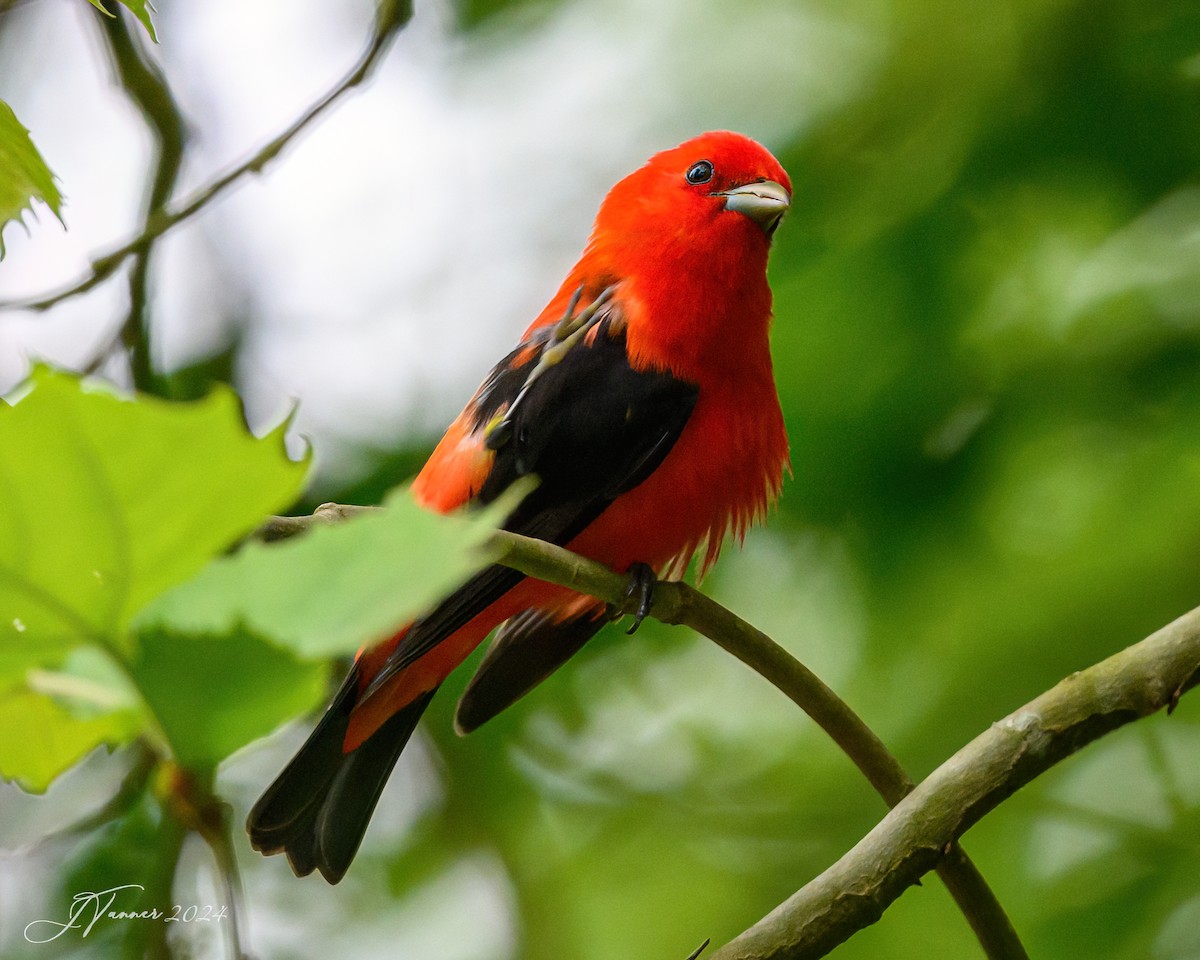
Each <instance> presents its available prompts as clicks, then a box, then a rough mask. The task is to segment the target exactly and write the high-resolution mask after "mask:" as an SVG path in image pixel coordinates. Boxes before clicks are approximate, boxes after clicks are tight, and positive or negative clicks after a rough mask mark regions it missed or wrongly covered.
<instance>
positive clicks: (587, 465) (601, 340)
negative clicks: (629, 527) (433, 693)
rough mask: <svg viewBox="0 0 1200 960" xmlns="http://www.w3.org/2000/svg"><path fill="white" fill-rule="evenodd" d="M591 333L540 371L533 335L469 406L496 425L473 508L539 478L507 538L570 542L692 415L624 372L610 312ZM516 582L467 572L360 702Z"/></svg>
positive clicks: (648, 467)
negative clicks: (488, 466) (492, 453)
mask: <svg viewBox="0 0 1200 960" xmlns="http://www.w3.org/2000/svg"><path fill="white" fill-rule="evenodd" d="M592 333H593V335H591V336H588V337H585V338H581V339H580V340H579V341H578V342H577V343H575V344H573V345H572V346H571V347H570V349H569V350H567V351H566V352H565V353H564V354H563V355H562V356H561V357H560V358H559V359H558V360H557V362H555V363H553V364H550V365H547V364H544V363H542V364H539V360H540V358H541V356H542V354H543V353H544V352H545V351H546V349H547V348H548V347H552V346H553V342H552V340H551V336H550V333H549V331H546V332H545V333H542V332H540V331H539V335H538V336H537V337H536V338H535V339H533V340H531V341H529V342H527V343H525V344H523V345H522V346H521V347H519V348H518V349H517V350H516V351H514V352H513V353H512V354H510V355H509V357H506V358H505V360H503V361H501V363H500V364H499V365H498V366H497V367H496V369H495V370H494V371H493V372H492V374H491V375H490V376H489V378H488V380H487V381H485V383H484V386H483V387H482V388H481V389H480V392H479V394H478V395H477V397H476V408H477V409H476V426H477V427H478V428H479V429H485V428H486V427H487V425H488V424H489V423H494V422H495V421H496V420H497V418H501V419H502V420H503V423H504V427H503V432H502V434H501V437H502V439H501V441H500V442H499V443H498V444H494V445H496V446H497V449H496V457H495V461H494V463H493V465H492V470H491V472H490V473H489V475H488V477H487V480H486V481H485V482H484V484H483V487H482V488H481V490H480V492H479V496H478V499H479V501H480V502H481V503H489V502H491V501H492V500H494V499H495V498H496V497H498V496H499V495H500V494H501V493H502V492H504V491H505V490H507V489H508V487H509V486H510V485H511V484H512V483H513V482H514V481H516V480H518V479H520V478H521V477H525V476H529V475H535V476H536V477H537V478H538V481H539V483H538V486H537V487H536V488H535V489H534V490H533V491H532V492H531V493H530V494H529V495H528V496H526V497H525V498H524V499H523V500H522V501H521V503H520V504H519V505H518V506H517V507H516V509H515V510H514V511H513V512H512V513H511V514H510V515H509V516H508V518H507V519H506V520H505V522H504V524H503V528H504V529H505V530H510V531H512V532H514V533H520V534H524V535H526V536H531V537H537V538H538V539H541V540H547V541H550V542H551V543H556V544H560V545H561V544H565V543H568V542H569V541H570V540H572V539H573V538H574V537H575V536H577V535H578V534H579V533H580V532H581V531H582V530H583V529H584V528H585V527H586V526H587V525H588V524H589V523H591V522H592V521H593V520H595V519H596V517H598V516H599V515H600V514H601V513H602V512H603V511H604V509H605V508H606V507H607V506H608V505H609V504H610V503H612V501H613V500H615V499H616V498H617V497H618V496H620V495H621V494H622V493H624V492H625V491H627V490H630V489H632V488H633V487H635V486H637V485H638V484H639V483H641V482H642V481H643V480H645V479H646V477H648V476H649V475H650V474H651V473H652V472H653V471H654V470H655V468H657V467H658V465H659V464H660V463H662V461H663V458H665V457H666V455H667V453H668V452H669V451H670V449H671V447H672V446H674V444H675V441H676V440H677V439H678V438H679V435H680V433H681V432H682V431H683V428H684V425H685V424H686V423H687V421H688V418H689V417H690V416H691V413H692V409H693V407H694V406H695V404H696V398H697V396H698V389H697V387H696V386H695V385H694V384H691V383H688V382H686V381H684V380H680V379H678V378H676V377H674V376H672V375H671V374H669V373H666V372H664V371H658V370H635V369H634V368H633V367H632V366H630V363H629V357H628V354H627V353H626V349H625V333H624V330H623V328H622V325H621V324H620V322H619V317H618V316H617V315H616V312H615V311H612V310H610V311H609V312H608V313H607V314H606V315H605V316H604V317H603V319H601V320H600V321H599V322H598V323H597V324H596V329H595V330H594V331H593V332H592ZM518 360H519V361H520V362H518ZM535 371H537V373H536V374H535V373H534V372H535ZM518 397H519V402H517V401H518ZM514 403H515V404H516V405H515V406H513V404H514ZM506 411H507V414H508V415H507V416H506ZM522 579H523V574H521V573H518V572H517V571H515V570H510V569H509V568H508V567H502V566H500V565H493V566H491V567H488V568H486V569H485V570H483V571H481V572H480V573H478V574H476V575H475V576H474V577H472V578H471V579H470V580H468V581H467V582H466V583H465V584H463V585H462V586H461V587H460V588H459V589H458V590H456V591H455V592H454V593H453V594H451V596H449V597H448V598H447V599H445V600H444V601H442V603H441V604H439V605H438V606H437V607H436V608H435V609H434V610H432V611H431V612H430V613H429V614H428V615H427V616H425V617H423V618H422V619H420V620H418V621H417V622H415V623H414V624H413V625H412V627H411V628H410V629H409V630H408V632H407V633H406V634H405V636H404V637H403V638H402V639H401V641H400V643H399V644H398V645H397V647H396V650H395V651H393V653H392V655H391V656H390V657H389V658H388V661H387V663H386V665H385V666H384V668H383V669H382V670H381V671H380V673H379V674H378V675H377V676H376V677H375V678H373V681H372V683H371V686H370V687H369V688H368V690H367V691H366V695H367V696H369V695H370V694H371V692H372V691H374V690H376V689H378V688H379V687H381V686H382V685H383V684H384V683H386V682H387V680H388V679H389V678H391V677H392V676H394V675H395V674H396V673H398V672H399V671H400V670H403V669H404V668H405V667H406V666H408V665H409V664H411V663H412V662H413V661H415V660H417V659H419V658H420V657H421V656H423V655H424V654H425V653H427V652H428V651H429V650H431V649H432V648H433V647H434V646H436V645H437V644H438V643H439V642H440V641H441V640H443V639H445V638H446V637H447V636H449V635H450V634H452V633H453V632H454V631H455V630H457V629H459V628H460V627H462V626H463V625H464V624H466V623H467V622H468V621H470V620H471V618H472V617H474V616H475V615H476V614H478V613H479V612H480V611H482V610H484V609H485V608H486V607H487V606H488V605H489V604H491V603H493V602H494V601H495V600H497V599H498V598H499V597H501V596H502V595H503V594H504V593H506V592H507V591H508V590H510V589H512V587H514V586H515V585H516V584H517V583H519V582H520V581H521V580H522Z"/></svg>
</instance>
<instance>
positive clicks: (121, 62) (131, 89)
mask: <svg viewBox="0 0 1200 960" xmlns="http://www.w3.org/2000/svg"><path fill="white" fill-rule="evenodd" d="M112 6H114V7H115V6H117V5H116V4H112ZM109 12H110V13H111V14H112V16H110V17H94V18H93V19H94V20H95V21H96V22H97V23H98V24H99V25H100V29H102V30H103V31H104V36H105V39H106V41H107V43H108V48H109V52H110V53H111V54H112V60H113V67H114V69H115V70H116V73H117V77H118V79H119V80H120V82H121V85H122V87H123V88H124V89H125V93H126V95H127V96H128V97H129V98H130V99H131V100H132V101H133V103H134V105H135V106H136V107H137V108H138V110H139V111H140V112H141V114H142V119H143V120H144V121H145V122H146V126H147V127H149V129H150V132H151V134H152V136H153V137H154V140H155V145H156V151H157V157H156V159H155V162H154V168H153V169H154V174H153V179H152V181H151V185H150V192H149V195H148V196H147V198H146V214H145V222H146V224H149V222H150V221H151V220H152V219H154V218H155V217H160V216H162V215H163V208H164V207H165V206H166V204H167V201H169V200H170V199H171V193H172V192H173V191H174V189H175V183H176V181H177V180H178V178H179V171H180V168H181V167H182V165H183V151H184V144H185V141H186V133H185V130H184V122H183V115H182V113H181V112H180V109H179V105H178V104H177V103H176V102H175V97H174V94H173V93H172V92H171V88H170V86H169V85H168V84H167V81H166V78H165V77H164V76H163V75H162V71H161V70H159V68H158V65H157V64H155V63H154V62H153V61H152V60H151V59H150V58H149V57H148V56H146V53H145V51H144V49H143V47H142V44H141V41H140V40H139V39H135V37H134V36H133V35H132V34H131V33H130V30H129V25H128V21H127V19H126V17H127V15H128V11H122V10H121V9H119V8H118V9H112V10H110V11H109ZM152 251H153V242H147V243H146V244H145V246H144V247H142V248H140V249H138V250H136V251H134V252H133V253H132V254H131V256H132V258H133V266H132V268H131V270H130V271H129V314H128V316H127V317H126V319H125V322H124V323H123V324H122V325H121V327H120V329H119V330H118V331H117V334H116V337H115V338H114V343H115V342H116V341H121V342H124V344H125V347H126V349H128V351H129V364H130V369H131V371H132V374H133V383H134V386H136V387H137V388H138V389H140V390H144V391H148V392H157V391H156V390H155V389H154V387H155V376H154V369H153V364H152V360H151V340H150V304H149V290H148V282H149V277H150V257H151V253H152ZM113 345H114V344H113V343H108V344H105V345H104V346H103V347H102V348H101V350H100V352H99V353H98V355H97V357H96V359H95V360H94V362H93V364H92V367H93V368H95V367H98V366H99V365H100V364H101V363H103V362H104V360H105V358H106V357H107V356H108V354H109V353H110V352H111V351H112V349H113Z"/></svg>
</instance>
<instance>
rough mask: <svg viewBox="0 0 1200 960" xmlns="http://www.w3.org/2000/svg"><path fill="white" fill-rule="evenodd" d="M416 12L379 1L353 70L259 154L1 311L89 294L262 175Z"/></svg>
mask: <svg viewBox="0 0 1200 960" xmlns="http://www.w3.org/2000/svg"><path fill="white" fill-rule="evenodd" d="M411 16H412V3H411V0H384V2H383V3H381V4H380V8H379V12H378V16H377V18H376V21H375V27H374V30H373V32H372V35H371V39H370V41H369V42H368V44H367V47H366V49H365V50H364V51H363V53H362V55H361V56H360V57H359V59H358V62H357V63H356V64H355V65H354V67H353V68H352V69H351V71H350V72H349V73H348V74H347V75H346V76H345V77H344V78H343V79H342V80H341V81H340V82H339V83H338V84H337V85H335V86H334V87H333V88H332V89H330V90H329V91H328V92H327V93H326V94H325V95H324V96H323V97H321V99H320V100H318V101H317V102H316V103H314V104H313V105H312V106H310V107H309V108H308V109H307V110H305V111H304V113H303V114H301V115H300V117H299V118H297V119H296V120H295V121H294V122H293V123H292V124H291V126H289V127H288V128H287V129H286V130H284V131H283V132H282V133H281V134H279V135H278V136H277V137H275V139H273V140H272V141H271V142H270V143H268V144H267V145H266V146H264V147H263V148H262V149H260V150H259V151H258V152H257V153H256V154H254V156H252V157H250V159H248V160H246V161H245V162H243V163H241V164H239V165H238V166H236V167H233V168H232V169H230V170H227V171H226V172H225V173H223V174H221V175H220V176H219V177H217V178H216V179H214V180H213V181H211V182H210V183H209V184H208V185H207V186H204V187H201V188H200V189H199V190H197V191H196V192H195V193H193V194H192V195H191V196H190V197H188V198H187V199H185V200H183V201H182V202H180V203H178V204H173V205H170V206H167V207H164V208H162V209H159V210H156V211H153V212H152V213H151V215H150V216H149V218H148V219H147V221H146V225H145V228H144V229H143V230H142V232H141V234H139V235H138V236H137V237H134V238H133V239H132V240H130V241H128V242H126V243H124V244H121V245H120V246H117V247H115V248H113V249H112V250H109V251H108V252H106V253H103V254H101V255H100V256H98V257H96V258H95V259H94V260H93V261H92V270H91V273H89V274H88V275H87V276H85V277H81V278H80V279H78V280H76V281H75V282H74V283H71V284H69V285H68V286H66V287H64V288H63V289H61V290H58V291H57V292H55V293H51V294H45V295H42V296H38V297H34V298H31V299H27V300H8V301H0V310H35V311H43V310H48V309H50V307H53V306H54V305H55V304H58V303H61V302H62V301H64V300H69V299H70V298H71V297H76V296H79V295H80V294H82V293H86V292H87V291H89V290H91V289H92V288H93V287H95V286H97V285H98V284H100V283H102V282H104V281H105V280H107V279H108V278H109V277H111V276H112V275H113V274H114V273H115V272H116V271H117V270H118V269H119V268H120V267H121V265H122V264H123V263H124V262H125V261H126V260H127V259H129V258H130V257H131V256H135V255H139V256H140V255H142V254H144V253H145V252H146V251H147V250H148V249H149V248H150V247H151V245H152V244H153V243H154V242H155V241H156V240H157V239H158V238H159V237H161V236H162V235H163V234H164V233H166V232H167V231H168V230H170V229H172V228H173V227H175V226H178V225H179V224H180V223H183V221H185V220H187V219H189V218H191V217H192V216H194V215H195V214H197V213H199V212H200V211H201V210H202V209H204V207H206V206H207V205H208V204H209V203H211V202H212V201H213V200H215V199H216V198H217V197H219V196H220V195H221V194H223V193H224V192H225V191H226V190H227V189H228V188H229V187H230V186H232V185H233V184H234V183H236V182H237V181H239V180H240V179H242V177H244V176H246V174H249V173H262V171H263V170H264V169H265V168H266V166H267V165H268V164H269V163H270V162H271V161H272V160H274V159H275V158H276V157H277V156H279V154H281V153H282V152H283V150H284V149H285V148H286V147H287V146H288V144H290V143H291V142H292V140H293V139H295V137H296V136H297V135H298V134H299V133H300V132H301V131H303V130H304V129H305V128H306V127H308V126H309V125H310V124H311V123H312V122H313V121H315V120H316V119H317V118H318V117H320V116H321V115H322V114H323V113H325V112H326V111H327V110H328V109H329V108H330V107H332V106H333V105H334V104H335V103H336V102H337V101H338V100H340V99H341V98H342V97H343V96H345V95H346V94H347V93H348V92H349V91H351V90H353V89H354V88H355V87H358V86H359V85H361V84H362V83H363V81H365V80H366V79H367V78H368V77H369V76H370V75H371V73H372V71H373V70H374V69H375V67H376V65H377V64H378V62H379V60H380V58H381V57H382V55H383V54H384V53H385V52H386V51H387V48H388V46H389V45H390V44H391V41H392V39H393V38H394V37H395V35H396V34H397V33H398V32H399V31H400V30H401V29H402V28H403V27H404V26H405V24H407V23H408V21H409V19H410V18H411Z"/></svg>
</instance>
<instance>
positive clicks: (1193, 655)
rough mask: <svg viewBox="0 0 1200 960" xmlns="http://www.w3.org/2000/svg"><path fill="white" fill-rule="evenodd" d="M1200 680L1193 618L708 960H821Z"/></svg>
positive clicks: (872, 838)
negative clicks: (990, 821) (1078, 755)
mask: <svg viewBox="0 0 1200 960" xmlns="http://www.w3.org/2000/svg"><path fill="white" fill-rule="evenodd" d="M1197 682H1200V608H1198V609H1196V610H1193V611H1191V612H1190V613H1187V614H1184V615H1183V616H1182V617H1180V618H1179V619H1178V620H1176V621H1175V622H1174V623H1171V624H1168V625H1167V626H1165V627H1163V628H1162V629H1161V630H1159V631H1158V632H1157V633H1155V634H1152V635H1151V636H1150V637H1148V638H1146V639H1145V640H1143V641H1142V642H1141V643H1138V644H1135V645H1134V646H1132V647H1129V648H1127V649H1125V650H1123V651H1121V652H1120V653H1118V654H1115V655H1114V656H1111V657H1109V658H1108V659H1107V660H1104V661H1102V662H1100V663H1098V664H1096V665H1095V666H1093V667H1090V668H1088V669H1087V670H1083V671H1081V672H1079V673H1074V674H1072V675H1071V676H1069V677H1067V678H1066V679H1065V680H1063V681H1062V682H1061V683H1059V684H1058V685H1057V686H1055V687H1054V688H1053V689H1051V690H1049V691H1047V692H1046V693H1044V694H1042V695H1041V696H1040V697H1038V698H1037V699H1036V700H1033V701H1032V702H1031V703H1029V704H1027V705H1025V706H1024V707H1021V708H1020V709H1019V710H1016V711H1014V712H1013V713H1011V714H1009V715H1008V716H1007V717H1005V718H1004V719H1003V720H1001V721H1000V722H999V723H994V724H992V726H991V728H990V729H988V730H987V731H986V732H985V733H983V734H980V735H979V736H978V737H976V738H975V739H974V740H973V741H971V742H970V743H969V744H967V745H966V746H965V747H963V749H962V750H960V751H959V752H958V753H956V754H955V755H954V756H953V757H951V758H950V759H949V760H947V761H946V762H945V763H943V764H942V765H941V766H940V767H938V768H937V769H936V770H935V771H934V772H933V773H931V774H930V775H929V777H927V778H926V779H925V780H924V782H922V783H921V784H920V786H918V787H917V788H916V789H915V790H913V792H912V793H911V794H909V795H908V796H907V797H905V798H904V800H902V801H901V802H900V803H899V804H898V805H897V806H896V808H895V809H894V810H892V812H891V813H889V814H888V815H887V816H886V817H884V818H883V820H882V821H880V823H879V824H878V825H877V826H876V827H875V829H874V830H872V831H871V832H870V833H868V834H867V835H866V836H865V837H863V839H862V840H861V841H859V843H858V844H857V845H856V846H855V847H854V848H853V849H852V850H851V851H850V852H849V853H847V854H846V855H845V856H843V857H842V858H841V859H840V860H839V861H838V862H837V863H835V864H834V865H833V866H832V867H830V868H829V869H828V870H826V871H825V872H824V873H823V874H821V875H820V876H819V877H817V878H816V879H815V880H813V881H812V882H811V883H809V884H808V885H807V886H805V887H804V888H803V889H801V890H800V891H799V892H798V893H796V894H794V895H793V896H792V897H791V898H789V899H788V900H786V901H785V902H784V903H782V904H781V905H780V906H779V907H777V908H776V909H775V910H773V911H772V912H771V913H770V914H768V915H767V916H766V917H765V918H763V919H762V920H760V921H759V922H758V923H757V924H755V925H754V926H753V927H751V928H750V929H749V930H747V931H746V932H745V933H743V934H741V935H740V936H738V937H737V938H736V939H734V940H733V941H731V942H730V943H728V944H726V945H725V946H724V947H722V948H721V949H719V950H717V951H716V952H715V953H714V954H713V955H712V958H711V960H803V958H810V957H823V956H825V955H826V954H827V953H828V952H829V951H830V950H831V949H833V948H834V947H835V946H836V945H837V944H839V943H841V942H842V941H844V940H845V939H846V938H848V937H849V936H850V935H851V934H853V933H854V932H855V931H857V930H859V929H861V928H862V927H865V926H867V925H868V924H870V923H873V922H875V921H876V920H877V919H879V916H880V914H882V913H883V911H884V910H885V909H886V908H887V907H888V906H889V905H890V904H891V903H892V901H894V900H895V899H896V898H897V897H898V896H900V894H901V893H902V892H903V891H904V889H905V888H906V887H908V886H911V885H912V884H914V883H916V882H917V880H918V879H920V877H921V875H922V874H924V873H925V872H926V871H928V870H930V869H932V868H933V867H935V866H936V865H937V864H938V863H939V862H940V861H941V859H942V853H943V851H944V850H945V848H946V845H947V844H949V843H951V842H952V841H954V840H955V838H957V837H959V836H961V835H962V834H963V832H964V831H966V830H967V829H968V828H969V827H970V826H972V825H973V824H974V823H976V822H978V821H979V820H980V818H982V817H983V816H984V815H985V814H987V813H988V812H989V811H991V810H992V809H994V808H995V807H996V806H997V805H998V804H999V803H1000V802H1001V801H1003V800H1005V799H1006V798H1007V797H1009V796H1011V795H1012V794H1013V793H1014V792H1016V791H1017V790H1018V789H1020V788H1021V787H1023V786H1025V784H1027V783H1029V782H1030V781H1031V780H1033V779H1034V778H1035V777H1037V776H1038V775H1040V774H1042V773H1044V772H1045V771H1046V770H1048V769H1050V767H1052V766H1054V765H1055V764H1056V763H1058V762H1059V761H1060V760H1063V759H1064V758H1066V757H1068V756H1070V755H1071V754H1072V753H1074V752H1075V751H1077V750H1079V749H1080V748H1081V747H1084V746H1086V745H1087V744H1089V743H1091V742H1092V741H1093V740H1097V739H1099V738H1100V737H1102V736H1104V735H1105V734H1106V733H1110V732H1112V731H1113V730H1115V729H1117V728H1118V727H1120V726H1123V725H1124V724H1126V723H1129V722H1131V721H1133V720H1137V719H1139V718H1141V717H1146V716H1149V715H1150V714H1152V713H1156V712H1157V711H1159V710H1161V709H1163V708H1164V707H1166V708H1170V707H1171V706H1172V705H1173V704H1175V703H1176V702H1178V700H1179V697H1180V696H1181V695H1182V694H1183V693H1185V692H1186V691H1187V690H1188V689H1190V688H1191V687H1193V686H1195V685H1196V684H1197Z"/></svg>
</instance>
